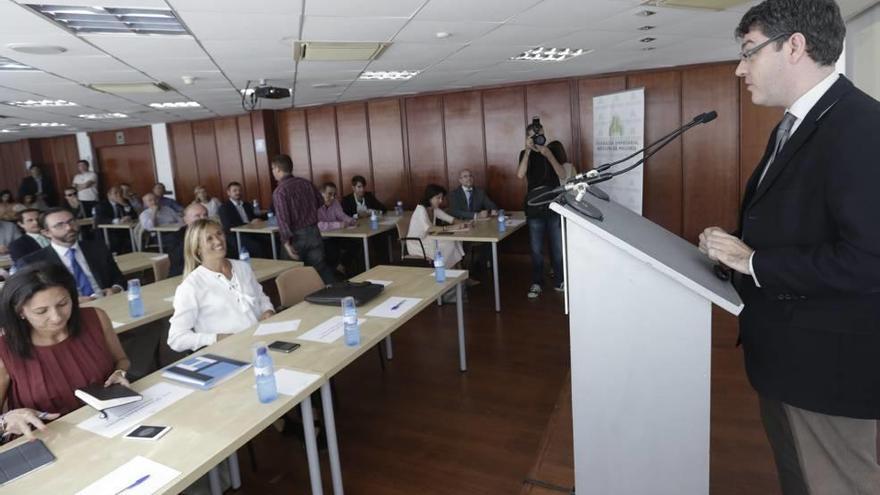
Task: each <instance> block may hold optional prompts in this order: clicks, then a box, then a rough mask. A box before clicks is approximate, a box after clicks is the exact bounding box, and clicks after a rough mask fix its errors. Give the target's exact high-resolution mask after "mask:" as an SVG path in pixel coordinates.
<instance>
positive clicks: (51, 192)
mask: <svg viewBox="0 0 880 495" xmlns="http://www.w3.org/2000/svg"><path fill="white" fill-rule="evenodd" d="M29 171H30V175H29V176H27V177H25V178H24V179H21V185H19V186H18V197H19V198H24V197H25V196H28V195H30V196H33V197H34V201H35V208H40V209H43V208H46V207H49V206H52V205H54V204H55V186H53V185H52V180H51V179H49V178H48V177H46V176H45V175H43V170H42V169H41V168H40V167H38V166H37V165H31V168H30V170H29Z"/></svg>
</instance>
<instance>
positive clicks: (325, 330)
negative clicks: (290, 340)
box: [299, 316, 367, 344]
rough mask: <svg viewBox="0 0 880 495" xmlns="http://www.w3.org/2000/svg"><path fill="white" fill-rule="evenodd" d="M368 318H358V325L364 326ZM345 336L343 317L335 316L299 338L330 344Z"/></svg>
mask: <svg viewBox="0 0 880 495" xmlns="http://www.w3.org/2000/svg"><path fill="white" fill-rule="evenodd" d="M365 321H367V320H366V318H358V325H363V324H364V322H365ZM343 334H344V328H343V325H342V316H334V317H333V318H330V319H329V320H327V321H325V322H324V323H321V324H320V325H318V326H316V327H315V328H313V329H311V330H309V331H308V332H306V333H304V334H302V335H300V336H299V339H300V340H309V341H311V342H320V343H322V344H330V343H332V342H335V341H337V340H339V339H340V338H341V337H342V335H343Z"/></svg>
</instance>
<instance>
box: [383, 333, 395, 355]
mask: <svg viewBox="0 0 880 495" xmlns="http://www.w3.org/2000/svg"><path fill="white" fill-rule="evenodd" d="M385 357H386V358H387V359H388V360H389V361H391V360H392V359H394V349H393V348H392V347H391V336H390V335H389V336H387V337H385Z"/></svg>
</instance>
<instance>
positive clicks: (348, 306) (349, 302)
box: [342, 296, 361, 347]
mask: <svg viewBox="0 0 880 495" xmlns="http://www.w3.org/2000/svg"><path fill="white" fill-rule="evenodd" d="M342 325H343V330H344V332H345V345H347V346H349V347H357V346H359V345H360V344H361V327H360V324H358V313H357V306H356V305H355V303H354V298H353V297H351V296H349V297H344V298H342Z"/></svg>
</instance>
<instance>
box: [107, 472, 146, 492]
mask: <svg viewBox="0 0 880 495" xmlns="http://www.w3.org/2000/svg"><path fill="white" fill-rule="evenodd" d="M149 478H150V475H149V474H145V475H143V476H141V477H140V478H138V479H137V480H135V482H134V483H132V484H130V485H128V486H127V487H125V488H123V489H122V490H119V491H118V492H116V493H114V494H113V495H119V494H120V493H124V492H127V491H129V490H131V489H132V488H134V487H136V486H138V485H140V484H141V483H143V482H144V481H147V479H149Z"/></svg>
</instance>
